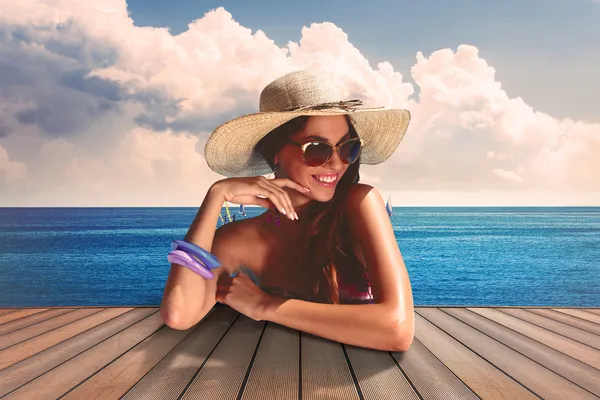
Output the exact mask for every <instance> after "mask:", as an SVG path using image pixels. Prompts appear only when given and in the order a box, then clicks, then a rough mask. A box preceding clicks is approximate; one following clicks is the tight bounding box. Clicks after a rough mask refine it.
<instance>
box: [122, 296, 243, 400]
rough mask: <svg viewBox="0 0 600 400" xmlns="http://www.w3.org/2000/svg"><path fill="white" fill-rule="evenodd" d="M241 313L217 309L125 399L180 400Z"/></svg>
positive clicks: (133, 388) (128, 393) (123, 398)
mask: <svg viewBox="0 0 600 400" xmlns="http://www.w3.org/2000/svg"><path fill="white" fill-rule="evenodd" d="M239 315H240V314H239V313H238V312H237V311H235V310H234V309H232V308H213V309H212V311H211V313H210V314H208V315H207V316H206V317H204V319H203V320H202V321H200V322H199V323H198V324H197V325H196V327H195V328H194V329H193V330H192V332H191V333H190V334H189V335H188V336H186V337H185V339H184V340H183V341H181V343H179V344H178V345H177V346H176V347H175V348H174V349H173V350H172V351H171V352H170V353H169V354H167V356H166V357H165V358H163V359H162V360H161V361H160V362H159V363H158V364H157V365H156V366H155V367H154V368H153V369H152V370H150V372H148V373H147V374H146V375H145V376H144V377H143V378H142V379H140V380H139V381H138V382H137V383H136V384H135V385H134V386H133V387H132V388H131V389H130V390H129V391H128V392H127V393H126V394H125V395H124V396H123V397H122V399H121V400H145V399H148V398H149V397H154V398H158V399H161V400H176V399H177V398H179V395H180V394H181V393H182V392H183V391H184V389H185V388H186V386H187V385H188V383H189V382H190V381H191V380H192V378H193V377H194V374H196V372H197V371H198V370H199V369H200V368H201V367H202V365H203V364H204V363H205V362H206V360H207V359H208V357H209V356H210V354H211V352H212V351H213V350H214V348H215V346H216V345H217V344H218V343H219V341H220V340H221V339H222V338H223V336H224V335H225V333H226V332H227V330H228V329H229V328H231V325H232V324H233V322H234V321H235V320H236V318H238V316H239Z"/></svg>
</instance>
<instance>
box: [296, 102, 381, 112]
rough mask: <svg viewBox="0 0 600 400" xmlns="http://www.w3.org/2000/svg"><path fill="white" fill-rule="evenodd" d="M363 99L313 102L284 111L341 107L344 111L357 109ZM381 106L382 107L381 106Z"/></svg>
mask: <svg viewBox="0 0 600 400" xmlns="http://www.w3.org/2000/svg"><path fill="white" fill-rule="evenodd" d="M362 104H363V103H362V101H361V100H348V101H337V102H332V103H321V104H313V105H309V106H298V107H290V108H286V109H285V110H284V111H306V110H325V109H331V108H339V109H341V110H344V111H355V110H356V109H357V107H359V106H362ZM380 108H381V107H380Z"/></svg>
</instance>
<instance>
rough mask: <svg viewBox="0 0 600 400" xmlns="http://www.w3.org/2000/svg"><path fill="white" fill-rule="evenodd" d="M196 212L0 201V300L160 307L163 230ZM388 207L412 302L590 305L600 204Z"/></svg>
mask: <svg viewBox="0 0 600 400" xmlns="http://www.w3.org/2000/svg"><path fill="white" fill-rule="evenodd" d="M230 211H231V213H232V214H235V215H236V219H241V218H250V217H253V216H256V215H258V214H260V213H262V212H264V209H262V208H247V209H246V212H247V215H246V216H245V217H244V216H242V215H239V212H238V210H237V209H235V210H234V209H230ZM196 212H197V208H0V307H46V306H63V307H75V306H99V305H102V306H159V305H160V302H161V298H162V295H163V290H164V285H165V282H166V279H167V276H168V273H169V268H170V264H169V262H168V260H167V253H168V252H169V251H170V246H171V241H172V240H174V239H182V238H183V237H184V235H185V233H186V232H187V229H188V228H189V225H190V223H191V222H192V220H193V218H194V216H195V215H196ZM225 214H226V210H225V209H224V210H223V215H225ZM390 218H391V223H392V225H393V229H394V235H395V237H396V242H397V243H398V246H399V248H400V251H401V253H402V257H403V260H404V263H405V265H406V268H407V271H408V274H409V277H410V281H411V285H412V289H413V298H414V303H415V306H521V307H527V306H556V307H597V306H600V207H394V209H393V215H392V216H391V217H390Z"/></svg>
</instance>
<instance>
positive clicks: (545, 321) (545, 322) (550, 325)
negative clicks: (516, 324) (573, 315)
mask: <svg viewBox="0 0 600 400" xmlns="http://www.w3.org/2000/svg"><path fill="white" fill-rule="evenodd" d="M497 310H498V311H501V312H503V313H506V314H509V315H512V316H514V317H516V318H519V319H522V320H523V321H527V322H529V323H531V324H535V325H537V326H540V327H542V328H544V329H546V330H549V331H551V332H555V333H558V334H560V335H563V336H566V337H568V338H570V339H573V340H575V341H577V342H579V343H583V344H587V345H588V346H590V347H593V348H595V349H596V350H600V335H594V334H593V333H590V332H586V331H584V330H582V329H578V328H575V327H573V326H571V325H567V324H563V323H562V322H558V321H554V320H552V319H550V318H546V317H543V316H541V315H537V314H534V313H532V312H529V311H527V310H521V309H518V308H498V309H497Z"/></svg>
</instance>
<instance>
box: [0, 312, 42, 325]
mask: <svg viewBox="0 0 600 400" xmlns="http://www.w3.org/2000/svg"><path fill="white" fill-rule="evenodd" d="M46 310H47V308H28V309H22V310H16V311H14V312H11V313H6V314H3V315H0V324H5V323H7V322H10V321H14V320H16V319H19V318H23V317H26V316H28V315H33V314H37V313H39V312H42V311H46Z"/></svg>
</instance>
